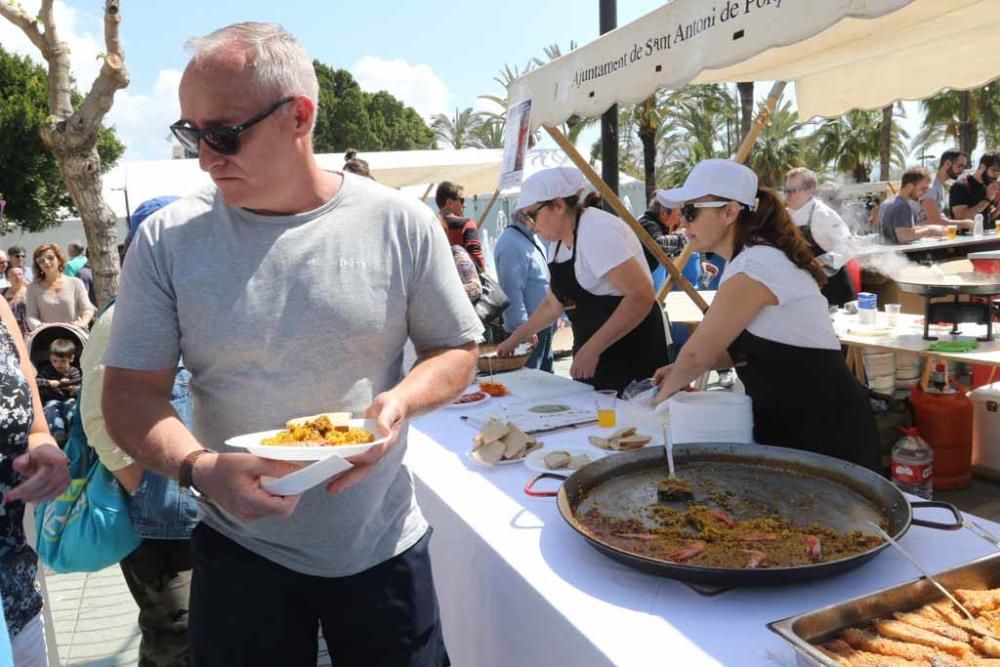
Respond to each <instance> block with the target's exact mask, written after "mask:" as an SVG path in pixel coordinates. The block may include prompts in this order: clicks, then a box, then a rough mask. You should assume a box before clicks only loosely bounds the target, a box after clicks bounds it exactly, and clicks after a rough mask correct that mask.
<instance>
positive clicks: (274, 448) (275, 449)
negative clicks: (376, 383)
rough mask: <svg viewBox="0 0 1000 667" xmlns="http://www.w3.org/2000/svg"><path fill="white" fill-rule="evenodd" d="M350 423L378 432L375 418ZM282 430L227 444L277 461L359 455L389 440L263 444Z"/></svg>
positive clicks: (239, 438) (247, 436)
mask: <svg viewBox="0 0 1000 667" xmlns="http://www.w3.org/2000/svg"><path fill="white" fill-rule="evenodd" d="M348 424H349V425H350V426H351V427H353V428H363V429H365V430H367V431H370V432H371V433H375V434H377V433H378V429H377V428H376V426H375V420H374V419H352V420H351V421H350V422H348ZM281 431H282V429H278V430H274V431H262V432H260V433H248V434H246V435H238V436H236V437H235V438H230V439H229V440H226V444H227V445H229V446H230V447H239V448H241V449H245V450H247V451H248V452H250V453H251V454H256V455H257V456H259V457H261V458H264V459H275V460H277V461H320V460H323V459H326V458H327V457H328V456H330V455H331V454H334V453H335V454H337V456H339V457H341V458H347V457H348V456H357V455H358V454H363V453H364V452H367V451H368V450H369V449H371V448H372V447H376V446H378V445H381V444H382V443H383V442H385V441H386V440H388V437H385V438H376V439H375V441H374V442H366V443H364V444H363V445H335V446H326V447H288V446H278V445H264V444H261V443H262V441H263V440H264V438H270V437H271V436H274V435H277V434H278V433H281ZM296 474H297V473H296Z"/></svg>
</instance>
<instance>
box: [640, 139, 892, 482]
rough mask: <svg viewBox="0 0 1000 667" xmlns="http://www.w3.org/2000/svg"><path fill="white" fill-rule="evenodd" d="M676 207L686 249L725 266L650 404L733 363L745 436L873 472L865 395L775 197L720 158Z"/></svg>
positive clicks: (816, 276)
mask: <svg viewBox="0 0 1000 667" xmlns="http://www.w3.org/2000/svg"><path fill="white" fill-rule="evenodd" d="M665 196H666V198H667V199H669V200H671V201H678V202H684V205H683V206H682V208H681V215H682V216H683V217H684V220H685V223H686V227H687V233H688V237H689V238H690V241H689V242H690V243H691V245H692V246H693V247H694V248H695V249H696V250H699V251H711V252H715V253H718V254H719V255H721V256H722V257H724V258H725V259H726V268H725V269H724V271H723V274H722V278H721V281H720V287H719V291H718V293H717V294H716V295H715V299H714V300H713V302H712V305H711V307H709V309H708V312H707V313H706V314H705V319H704V320H703V321H702V322H701V324H699V325H698V328H697V329H696V330H695V332H694V333H693V334H692V335H691V338H690V339H689V340H688V341H687V343H686V344H685V345H684V347H682V348H681V350H680V352H679V353H678V355H677V361H676V362H675V363H673V364H671V365H669V366H664V367H663V368H660V369H659V370H658V371H657V372H656V375H655V377H654V379H655V380H656V381H657V382H658V383H659V385H660V391H659V393H658V394H657V396H656V399H655V402H656V403H660V402H662V401H664V400H666V399H668V398H669V397H671V396H673V395H674V394H675V393H677V392H678V391H682V390H684V389H685V388H686V387H688V386H689V385H690V384H691V382H692V381H694V380H695V379H696V378H698V377H700V376H701V375H702V374H703V373H706V372H708V371H709V370H712V369H715V368H732V367H735V368H736V373H737V375H738V376H739V378H740V380H741V381H742V382H743V384H744V385H745V387H746V392H747V395H749V396H750V398H751V399H752V401H753V419H754V440H755V441H756V442H758V443H761V444H764V445H774V446H778V447H791V448H795V449H805V450H809V451H813V452H818V453H820V454H826V455H829V456H835V457H837V458H840V459H844V460H847V461H851V462H853V463H857V464H859V465H862V466H865V467H867V468H870V469H872V470H876V471H880V470H881V454H880V449H879V439H878V434H877V432H876V429H875V418H874V416H873V415H872V411H871V406H870V404H869V402H868V395H867V392H866V391H865V388H864V387H862V386H861V384H860V383H859V382H858V381H857V379H856V378H855V377H854V374H853V373H851V371H850V370H849V369H848V368H847V363H846V361H845V360H844V355H843V354H842V353H841V351H840V341H839V340H838V339H837V335H836V334H835V333H834V330H833V324H832V322H831V320H830V316H829V314H828V312H827V302H826V298H825V297H824V296H823V294H822V293H821V292H820V287H821V286H822V285H823V284H824V283H825V282H826V273H825V272H824V271H823V269H822V267H821V266H820V264H819V262H818V261H817V260H816V257H815V256H814V255H813V252H812V249H811V248H810V246H809V244H808V243H807V242H806V241H805V239H803V238H802V235H801V234H799V233H798V232H797V231H796V227H795V223H794V222H792V219H791V217H790V216H789V214H788V211H787V210H786V209H785V206H784V203H783V202H782V201H781V199H780V198H779V197H778V195H777V193H775V192H774V191H773V190H770V189H768V188H759V187H758V184H757V175H756V174H755V173H754V172H753V171H751V170H750V169H749V168H747V167H745V166H743V165H741V164H738V163H736V162H732V161H730V160H720V159H712V160H704V161H702V162H699V163H698V164H697V165H696V166H695V167H694V169H693V170H692V171H691V173H690V174H689V175H688V177H687V180H686V181H685V182H684V185H683V186H681V187H680V188H677V189H675V190H670V191H668V192H667V193H666V194H665Z"/></svg>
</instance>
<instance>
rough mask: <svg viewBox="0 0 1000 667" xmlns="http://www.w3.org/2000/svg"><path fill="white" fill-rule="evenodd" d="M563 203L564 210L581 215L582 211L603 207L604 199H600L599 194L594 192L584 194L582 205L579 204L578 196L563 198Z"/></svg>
mask: <svg viewBox="0 0 1000 667" xmlns="http://www.w3.org/2000/svg"><path fill="white" fill-rule="evenodd" d="M563 201H565V202H566V208H568V209H569V210H571V211H573V210H575V211H577V212H578V213H583V211H584V209H588V208H601V207H603V206H604V198H603V197H601V193H600V192H597V191H596V190H594V191H593V192H588V193H587V194H585V195H584V196H583V203H581V202H580V195H573V196H572V197H563Z"/></svg>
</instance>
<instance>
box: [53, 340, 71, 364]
mask: <svg viewBox="0 0 1000 667" xmlns="http://www.w3.org/2000/svg"><path fill="white" fill-rule="evenodd" d="M49 356H50V357H56V358H57V359H69V360H70V361H73V359H74V358H76V345H74V344H73V341H71V340H67V339H66V338H56V339H55V340H54V341H52V342H51V343H50V344H49Z"/></svg>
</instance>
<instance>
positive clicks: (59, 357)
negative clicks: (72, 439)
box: [38, 338, 83, 445]
mask: <svg viewBox="0 0 1000 667" xmlns="http://www.w3.org/2000/svg"><path fill="white" fill-rule="evenodd" d="M74 361H76V346H75V345H73V342H72V341H69V340H66V339H65V338H56V339H55V340H54V341H52V343H51V344H50V345H49V360H48V361H47V362H45V363H44V364H42V365H41V367H40V368H39V369H38V392H39V394H41V397H42V410H43V411H44V412H45V421H47V422H48V423H49V429H50V430H51V431H52V437H54V438H55V439H56V442H58V443H59V444H60V445H62V444H63V443H65V442H66V434H67V433H68V432H69V425H70V422H71V421H72V419H73V415H74V414H76V395H77V394H78V393H79V392H80V383H81V382H82V381H83V376H82V375H81V374H80V369H79V368H76V367H75V366H73V362H74Z"/></svg>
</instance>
